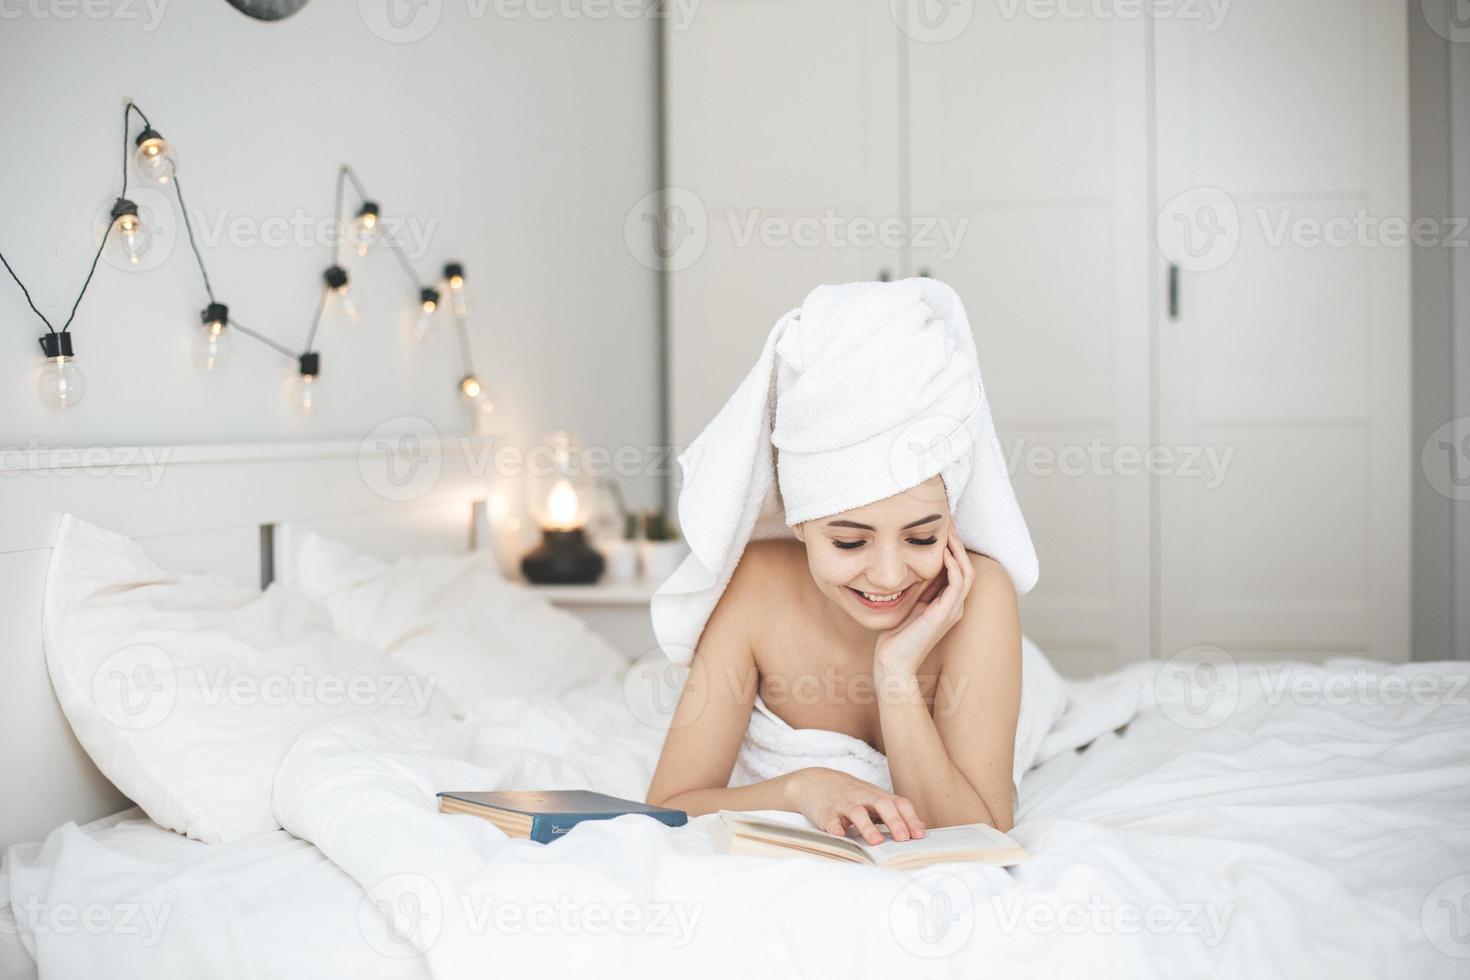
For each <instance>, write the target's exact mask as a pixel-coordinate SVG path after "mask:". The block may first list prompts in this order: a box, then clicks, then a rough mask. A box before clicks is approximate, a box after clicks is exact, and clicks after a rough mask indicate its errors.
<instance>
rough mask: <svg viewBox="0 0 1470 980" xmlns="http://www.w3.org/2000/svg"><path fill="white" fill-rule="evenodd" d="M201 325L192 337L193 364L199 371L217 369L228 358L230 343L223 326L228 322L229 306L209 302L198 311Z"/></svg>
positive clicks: (222, 365)
mask: <svg viewBox="0 0 1470 980" xmlns="http://www.w3.org/2000/svg"><path fill="white" fill-rule="evenodd" d="M199 322H200V323H201V324H202V325H203V326H202V328H201V329H200V331H199V333H198V334H197V335H196V336H195V337H194V364H195V365H196V366H197V367H198V368H199V370H201V371H218V370H219V369H220V368H222V367H224V366H225V362H227V361H228V360H229V359H230V351H231V348H232V346H233V345H232V344H231V343H230V335H229V334H228V333H226V332H225V327H227V326H228V325H229V323H230V308H229V307H228V306H226V305H225V304H223V303H210V304H209V305H208V306H206V307H205V308H204V309H203V310H202V311H201V312H200V313H199Z"/></svg>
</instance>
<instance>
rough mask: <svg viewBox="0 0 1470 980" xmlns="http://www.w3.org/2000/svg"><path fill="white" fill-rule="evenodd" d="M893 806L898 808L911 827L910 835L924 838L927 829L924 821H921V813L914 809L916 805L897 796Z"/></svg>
mask: <svg viewBox="0 0 1470 980" xmlns="http://www.w3.org/2000/svg"><path fill="white" fill-rule="evenodd" d="M893 805H894V806H896V807H898V812H899V813H900V814H902V816H903V819H904V822H905V823H907V824H908V825H909V833H910V834H912V835H913V836H914V837H923V836H924V830H925V829H926V828H925V827H924V821H922V820H920V819H919V811H917V810H915V809H914V805H913V804H912V803H910V802H909V801H908V800H907V799H906V798H905V797H902V796H895V797H894V798H893ZM890 826H891V825H890Z"/></svg>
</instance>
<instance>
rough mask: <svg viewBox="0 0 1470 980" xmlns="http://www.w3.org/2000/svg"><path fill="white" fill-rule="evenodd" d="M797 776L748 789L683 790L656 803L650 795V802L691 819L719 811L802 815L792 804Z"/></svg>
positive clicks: (780, 778)
mask: <svg viewBox="0 0 1470 980" xmlns="http://www.w3.org/2000/svg"><path fill="white" fill-rule="evenodd" d="M795 776H796V773H794V772H793V773H787V774H786V775H784V776H777V777H776V778H775V779H766V780H763V781H761V782H759V783H751V784H750V785H749V786H736V787H733V788H721V789H715V788H711V789H690V790H684V791H683V792H679V793H672V794H669V795H668V796H666V797H664V798H663V799H656V798H655V797H654V795H653V794H652V793H650V794H649V798H648V802H650V803H652V804H654V805H656V806H666V807H670V808H671V809H675V810H683V811H684V812H686V813H688V814H689V815H690V816H698V815H699V814H702V813H714V812H716V811H718V810H788V811H790V812H792V813H799V812H801V811H800V809H799V808H798V807H797V806H796V804H795V802H794V800H793V797H794V794H793V793H792V791H791V787H792V781H793V779H794V777H795Z"/></svg>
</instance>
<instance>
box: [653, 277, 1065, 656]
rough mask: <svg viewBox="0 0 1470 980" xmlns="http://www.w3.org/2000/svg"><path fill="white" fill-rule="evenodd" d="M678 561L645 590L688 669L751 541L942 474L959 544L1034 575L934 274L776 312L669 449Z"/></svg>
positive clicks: (1023, 583) (1028, 577)
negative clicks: (709, 414) (762, 338)
mask: <svg viewBox="0 0 1470 980" xmlns="http://www.w3.org/2000/svg"><path fill="white" fill-rule="evenodd" d="M679 465H680V468H681V470H682V472H683V476H684V483H683V487H682V490H681V491H680V495H679V524H680V527H681V529H682V530H683V533H684V538H685V540H686V541H687V542H688V544H689V555H688V556H687V557H686V558H685V559H684V561H683V563H682V564H681V565H680V566H679V568H678V569H677V570H676V571H675V572H674V574H673V575H671V576H670V577H669V578H668V579H667V580H666V581H665V582H664V583H663V585H662V586H660V588H659V590H658V592H657V593H656V594H655V595H654V597H653V602H652V615H653V627H654V633H655V635H656V636H657V637H658V641H659V645H660V646H661V647H662V648H663V651H664V653H665V654H666V655H667V656H668V657H669V658H670V659H672V660H673V661H674V662H676V663H681V664H687V663H689V661H690V660H691V659H692V657H693V655H694V648H695V646H696V644H698V642H699V637H700V634H701V633H703V632H704V624H705V623H706V622H707V621H708V620H709V617H710V614H711V613H712V612H714V608H715V605H716V604H717V603H718V602H719V600H720V596H721V595H722V594H723V593H724V591H725V587H726V586H727V585H728V584H729V582H730V578H731V576H732V575H733V574H734V572H735V566H736V565H737V564H739V562H740V557H741V555H742V554H744V552H745V546H746V544H748V543H749V541H750V539H751V538H752V536H757V537H776V536H781V535H789V534H790V531H789V527H790V525H793V524H798V523H801V522H803V521H808V520H814V519H817V518H820V517H828V516H830V515H832V514H836V513H838V512H840V511H844V510H850V509H852V508H854V507H861V506H864V505H866V504H871V503H874V502H876V501H879V500H883V499H885V498H887V497H891V496H893V495H894V494H897V493H901V492H903V491H904V490H908V489H911V488H912V487H915V486H917V485H918V484H920V483H923V482H924V481H925V480H927V479H929V478H930V477H933V476H935V475H936V474H938V475H939V476H941V477H942V478H943V480H944V488H945V494H946V496H947V497H948V500H949V507H950V512H951V514H952V516H953V518H954V523H955V527H956V529H957V530H958V531H959V535H960V540H961V541H963V542H964V544H965V546H966V547H967V548H969V549H970V550H972V551H976V552H979V553H981V554H985V555H989V556H990V557H992V558H994V559H995V560H996V561H998V562H1000V564H1001V565H1002V566H1003V567H1004V568H1005V569H1006V571H1007V572H1009V573H1010V576H1011V580H1012V581H1013V582H1014V583H1015V586H1016V592H1017V593H1018V594H1020V593H1025V592H1026V591H1028V590H1029V589H1030V588H1031V587H1032V586H1033V585H1034V584H1035V583H1036V577H1037V564H1036V551H1035V549H1034V548H1033V547H1032V544H1031V535H1030V534H1029V533H1028V532H1027V530H1026V521H1025V519H1024V518H1022V516H1021V509H1020V507H1019V506H1018V505H1017V504H1016V497H1015V494H1014V493H1013V492H1012V490H1011V481H1010V477H1009V476H1008V475H1007V473H1006V468H1005V458H1004V454H1003V453H1002V452H1001V448H1000V443H999V441H998V440H997V439H996V436H995V426H994V423H993V422H992V421H991V417H990V405H989V403H988V402H987V401H986V398H985V388H984V385H983V384H982V383H981V379H980V364H979V361H978V360H977V358H976V354H975V341H974V337H973V336H972V335H971V333H970V322H969V320H968V319H966V317H965V311H964V308H963V307H962V306H961V305H960V300H959V297H958V296H956V295H955V293H954V290H952V289H950V288H949V287H948V286H946V285H945V284H944V283H942V282H938V281H936V280H933V279H906V280H903V281H901V282H894V283H852V284H849V285H845V286H819V287H818V288H817V289H814V290H813V291H812V292H811V293H810V294H809V295H808V296H807V298H806V300H805V302H803V303H802V305H801V307H800V308H799V309H796V310H792V311H791V312H790V313H787V314H786V315H785V316H783V317H782V318H781V319H780V321H778V322H777V324H776V326H775V327H774V328H773V329H772V330H771V333H770V336H768V337H767V338H766V342H765V346H764V347H763V348H762V349H761V355H760V359H759V360H757V361H756V364H755V367H753V368H752V369H751V371H750V373H749V374H748V375H747V376H746V378H745V380H744V381H743V382H741V385H740V387H739V388H738V389H736V391H735V394H734V395H732V396H731V397H730V400H729V401H728V402H726V403H725V406H724V407H723V408H722V409H720V412H719V414H718V415H716V416H715V418H714V420H713V421H712V422H710V424H709V425H708V426H707V427H706V428H705V430H704V431H703V432H702V433H700V435H699V437H698V438H697V439H695V440H694V442H693V444H691V445H690V446H689V448H688V449H687V450H686V451H685V452H684V453H683V454H682V455H681V456H680V457H679Z"/></svg>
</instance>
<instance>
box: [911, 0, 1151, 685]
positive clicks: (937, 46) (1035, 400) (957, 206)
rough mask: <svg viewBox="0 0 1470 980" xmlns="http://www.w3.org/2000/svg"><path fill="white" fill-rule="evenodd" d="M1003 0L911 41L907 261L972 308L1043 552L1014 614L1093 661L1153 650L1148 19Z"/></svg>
mask: <svg viewBox="0 0 1470 980" xmlns="http://www.w3.org/2000/svg"><path fill="white" fill-rule="evenodd" d="M1007 7H1008V5H1006V4H977V5H975V6H974V9H973V16H972V18H971V20H970V21H969V23H968V24H967V25H966V26H965V27H964V29H963V30H962V31H960V32H959V33H958V34H956V35H955V36H953V37H943V36H940V37H938V38H933V37H929V36H924V35H921V34H916V36H915V37H914V38H911V39H910V40H909V42H908V44H907V45H906V47H905V49H904V57H905V59H906V71H905V77H906V78H907V80H908V89H909V99H908V104H909V109H910V111H909V134H908V140H907V143H908V146H909V150H910V152H909V156H908V168H907V169H908V174H909V177H908V181H907V186H908V188H909V191H908V194H909V198H910V210H911V212H912V215H913V218H914V221H915V226H916V228H917V227H923V226H924V225H926V224H929V223H932V224H933V225H934V227H935V228H936V229H937V231H936V238H935V239H934V240H931V241H921V242H916V244H915V247H914V248H913V249H912V252H911V262H910V267H911V268H912V270H913V271H915V272H916V273H926V274H932V275H934V276H937V277H939V278H941V279H944V280H945V281H947V282H949V283H950V284H951V285H952V286H954V288H955V289H956V290H957V291H958V292H959V294H960V296H961V298H962V299H963V300H964V303H965V308H966V310H967V311H968V312H969V314H970V320H971V323H972V325H973V328H974V332H975V342H976V346H977V347H978V349H979V352H980V367H981V371H982V374H983V375H984V379H985V386H986V390H987V392H988V394H989V398H990V401H991V405H992V409H993V411H994V413H995V421H996V427H997V430H998V432H999V435H1000V440H1001V446H1002V449H1003V450H1004V451H1005V453H1006V455H1007V458H1008V460H1009V461H1010V468H1011V474H1012V481H1013V484H1014V486H1015V490H1016V494H1017V496H1018V497H1019V499H1020V503H1021V508H1022V511H1023V512H1024V514H1025V517H1026V522H1027V525H1028V526H1029V528H1030V531H1031V536H1032V538H1033V540H1034V542H1035V544H1036V550H1037V553H1038V558H1039V560H1040V563H1041V578H1040V580H1039V582H1038V584H1037V586H1036V588H1035V589H1034V590H1033V591H1032V592H1031V593H1030V594H1029V595H1027V596H1026V597H1025V598H1024V599H1023V600H1022V626H1023V628H1024V630H1025V632H1026V633H1027V635H1029V636H1031V637H1032V638H1033V639H1035V640H1036V641H1037V643H1038V644H1039V645H1040V646H1041V647H1042V648H1043V649H1044V650H1045V651H1046V652H1047V654H1048V656H1050V657H1051V658H1052V660H1053V661H1054V662H1055V663H1056V664H1057V665H1058V667H1059V668H1060V669H1062V670H1065V671H1067V672H1069V673H1074V674H1091V673H1096V672H1098V671H1100V670H1104V669H1108V668H1111V667H1113V666H1115V665H1117V664H1120V663H1124V662H1128V661H1133V660H1140V659H1146V658H1147V657H1148V656H1149V655H1150V644H1149V628H1150V623H1149V545H1148V541H1149V528H1148V521H1149V494H1150V487H1149V478H1148V476H1147V475H1146V472H1145V471H1144V468H1143V467H1142V466H1141V465H1140V464H1139V461H1138V460H1139V457H1140V456H1141V454H1142V451H1143V448H1144V447H1145V446H1146V445H1147V442H1148V438H1149V385H1148V377H1149V357H1148V311H1147V304H1148V263H1149V248H1150V245H1149V218H1148V212H1149V207H1148V204H1149V197H1148V184H1147V175H1148V152H1149V151H1148V139H1147V122H1148V120H1147V106H1148V76H1147V62H1148V57H1147V55H1148V43H1147V31H1146V26H1145V25H1144V23H1143V22H1142V21H1141V20H1140V19H1139V18H1136V17H1135V18H1121V19H1120V18H1106V19H1105V18H1099V17H1096V16H1080V17H1065V18H1064V17H1060V16H1058V17H1053V18H1036V17H1029V16H1015V15H1014V7H1013V5H1011V9H1012V16H1007V14H1006V9H1007Z"/></svg>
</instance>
